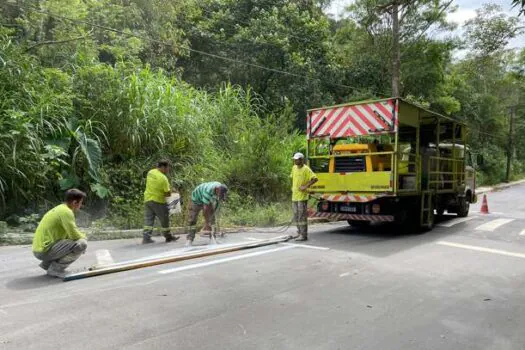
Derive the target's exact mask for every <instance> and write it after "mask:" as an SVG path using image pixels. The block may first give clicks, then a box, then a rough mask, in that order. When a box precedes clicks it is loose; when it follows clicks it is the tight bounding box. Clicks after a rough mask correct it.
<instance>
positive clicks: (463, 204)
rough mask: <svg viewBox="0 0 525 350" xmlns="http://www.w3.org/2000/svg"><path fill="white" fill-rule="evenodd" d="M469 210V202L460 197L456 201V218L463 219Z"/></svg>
mask: <svg viewBox="0 0 525 350" xmlns="http://www.w3.org/2000/svg"><path fill="white" fill-rule="evenodd" d="M469 209H470V202H469V201H468V200H467V198H466V197H461V198H459V199H458V210H457V213H458V217H460V218H464V217H467V216H468V212H469Z"/></svg>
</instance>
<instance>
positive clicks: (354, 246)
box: [310, 215, 456, 257]
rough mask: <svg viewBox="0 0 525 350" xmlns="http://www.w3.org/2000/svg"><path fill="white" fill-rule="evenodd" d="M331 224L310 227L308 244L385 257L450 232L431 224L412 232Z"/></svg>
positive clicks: (389, 227) (392, 227) (386, 226)
mask: <svg viewBox="0 0 525 350" xmlns="http://www.w3.org/2000/svg"><path fill="white" fill-rule="evenodd" d="M454 218H456V216H455V215H444V216H442V217H441V218H439V219H436V224H438V223H442V222H446V221H448V220H451V219H454ZM333 225H334V227H333V228H330V227H329V226H328V227H327V226H324V227H323V228H322V229H321V228H319V229H313V230H312V233H311V234H310V238H311V239H310V244H312V245H319V246H323V247H328V248H331V249H336V250H342V251H348V252H356V253H361V254H365V255H369V256H374V257H386V256H389V255H392V254H396V253H399V252H401V251H404V250H408V249H411V248H414V247H417V246H419V245H423V244H429V243H432V242H434V241H438V240H441V239H443V238H444V237H446V236H450V235H452V234H454V232H453V231H451V230H450V229H449V230H445V229H444V228H442V227H435V228H434V229H433V230H432V231H428V232H414V231H408V230H406V229H403V228H401V227H398V226H395V225H390V224H380V225H371V226H368V227H366V226H365V227H359V228H357V227H355V228H354V227H351V226H349V225H347V224H345V223H343V222H340V223H334V224H333ZM314 227H315V226H313V227H312V228H314Z"/></svg>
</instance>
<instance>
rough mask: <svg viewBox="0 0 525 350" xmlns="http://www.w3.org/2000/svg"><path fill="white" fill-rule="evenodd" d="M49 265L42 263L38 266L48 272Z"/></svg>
mask: <svg viewBox="0 0 525 350" xmlns="http://www.w3.org/2000/svg"><path fill="white" fill-rule="evenodd" d="M49 265H50V264H49V263H48V262H44V261H42V262H41V263H40V264H38V266H40V267H41V268H42V269H43V270H46V271H47V269H49Z"/></svg>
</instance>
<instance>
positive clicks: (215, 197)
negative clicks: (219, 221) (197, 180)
mask: <svg viewBox="0 0 525 350" xmlns="http://www.w3.org/2000/svg"><path fill="white" fill-rule="evenodd" d="M227 193H228V187H226V185H224V184H221V183H220V182H205V183H203V184H200V185H199V186H197V187H195V189H194V190H193V192H192V193H191V208H190V214H189V217H188V231H189V232H188V235H187V237H186V239H187V241H186V246H191V245H192V244H193V240H194V239H195V234H196V233H197V226H196V225H197V218H198V217H199V213H200V211H201V210H202V211H203V213H204V228H203V231H212V233H211V236H210V238H211V239H213V238H214V235H215V233H216V232H215V227H214V228H213V230H212V227H211V226H212V225H213V226H215V221H216V216H217V214H218V210H219V206H220V202H222V201H224V200H226V195H227Z"/></svg>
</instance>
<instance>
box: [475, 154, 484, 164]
mask: <svg viewBox="0 0 525 350" xmlns="http://www.w3.org/2000/svg"><path fill="white" fill-rule="evenodd" d="M476 163H477V165H478V166H482V165H483V163H484V160H483V154H478V155H477V156H476Z"/></svg>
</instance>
